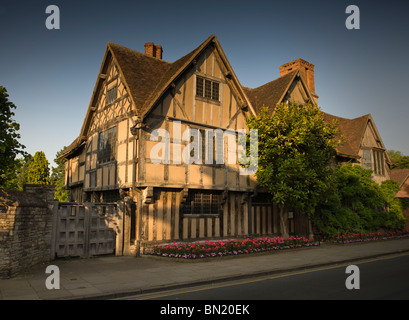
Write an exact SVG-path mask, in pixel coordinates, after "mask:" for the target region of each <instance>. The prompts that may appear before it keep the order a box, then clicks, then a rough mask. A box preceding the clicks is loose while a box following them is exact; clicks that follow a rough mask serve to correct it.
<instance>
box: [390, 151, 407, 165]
mask: <svg viewBox="0 0 409 320" xmlns="http://www.w3.org/2000/svg"><path fill="white" fill-rule="evenodd" d="M388 155H389V157H390V158H391V160H392V162H393V163H394V164H395V166H396V167H395V169H409V156H405V155H403V154H402V152H400V151H395V150H388Z"/></svg>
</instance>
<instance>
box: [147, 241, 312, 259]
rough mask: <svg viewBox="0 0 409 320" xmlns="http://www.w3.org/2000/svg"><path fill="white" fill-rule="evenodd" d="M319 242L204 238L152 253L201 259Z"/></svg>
mask: <svg viewBox="0 0 409 320" xmlns="http://www.w3.org/2000/svg"><path fill="white" fill-rule="evenodd" d="M318 244H319V243H318V242H317V241H314V240H313V239H307V238H305V237H298V236H291V237H289V238H288V239H284V238H282V237H275V238H269V237H263V238H255V239H250V238H244V239H234V240H232V239H228V240H206V241H204V242H193V243H176V242H175V241H174V242H173V243H172V244H167V245H163V246H154V247H153V251H152V252H151V254H152V255H156V256H161V257H170V258H182V259H203V258H209V257H223V256H228V255H239V254H250V253H256V252H267V251H271V250H281V249H290V248H300V247H310V246H316V245H318Z"/></svg>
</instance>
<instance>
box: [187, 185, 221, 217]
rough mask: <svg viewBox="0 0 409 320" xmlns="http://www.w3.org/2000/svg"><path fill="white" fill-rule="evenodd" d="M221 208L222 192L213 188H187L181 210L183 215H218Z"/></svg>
mask: <svg viewBox="0 0 409 320" xmlns="http://www.w3.org/2000/svg"><path fill="white" fill-rule="evenodd" d="M221 210H222V192H221V191H215V190H189V191H188V195H187V197H186V200H185V201H184V202H183V204H182V207H181V212H182V214H183V215H184V216H188V217H197V216H216V215H217V216H219V215H220V212H221Z"/></svg>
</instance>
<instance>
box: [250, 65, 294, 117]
mask: <svg viewBox="0 0 409 320" xmlns="http://www.w3.org/2000/svg"><path fill="white" fill-rule="evenodd" d="M297 71H298V70H294V71H291V72H290V73H288V74H286V75H284V76H282V77H280V78H278V79H276V80H273V81H270V82H268V83H266V84H264V85H262V86H260V87H257V88H254V89H250V88H247V87H243V90H244V92H245V93H246V95H247V97H248V98H249V100H250V103H251V104H252V106H253V108H254V110H255V111H256V113H259V112H260V110H261V108H262V107H263V105H264V106H268V107H269V109H270V110H271V111H273V110H274V108H275V106H276V105H277V103H280V102H281V99H282V98H283V96H284V95H285V93H286V92H287V90H288V87H289V86H290V84H291V83H292V81H293V79H294V77H295V75H296V74H297Z"/></svg>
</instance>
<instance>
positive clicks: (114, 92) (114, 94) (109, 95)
mask: <svg viewBox="0 0 409 320" xmlns="http://www.w3.org/2000/svg"><path fill="white" fill-rule="evenodd" d="M117 99H118V86H117V85H115V86H113V87H112V88H110V89H108V88H107V92H106V96H105V105H106V106H107V105H109V104H111V103H114V102H115V101H116V100H117Z"/></svg>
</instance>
